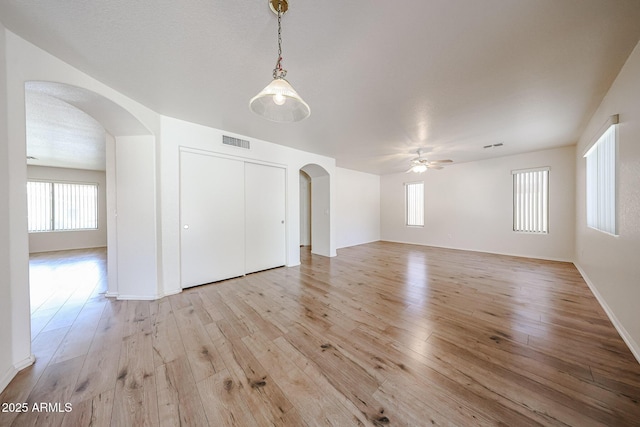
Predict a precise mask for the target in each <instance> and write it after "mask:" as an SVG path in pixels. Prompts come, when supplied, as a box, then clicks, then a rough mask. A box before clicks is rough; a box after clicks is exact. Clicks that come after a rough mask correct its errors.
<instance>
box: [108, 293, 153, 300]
mask: <svg viewBox="0 0 640 427" xmlns="http://www.w3.org/2000/svg"><path fill="white" fill-rule="evenodd" d="M160 298H162V297H161V296H158V295H151V296H149V295H122V294H118V295H117V296H116V299H117V300H119V301H155V300H157V299H160Z"/></svg>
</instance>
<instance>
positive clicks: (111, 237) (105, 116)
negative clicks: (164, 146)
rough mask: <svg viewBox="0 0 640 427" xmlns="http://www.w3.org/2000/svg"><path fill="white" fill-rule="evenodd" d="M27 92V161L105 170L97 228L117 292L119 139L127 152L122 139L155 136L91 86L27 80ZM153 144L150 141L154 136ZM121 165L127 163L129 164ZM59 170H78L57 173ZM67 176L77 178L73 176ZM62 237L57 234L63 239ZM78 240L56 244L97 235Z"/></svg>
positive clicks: (111, 291) (110, 290)
mask: <svg viewBox="0 0 640 427" xmlns="http://www.w3.org/2000/svg"><path fill="white" fill-rule="evenodd" d="M24 92H25V127H26V141H25V142H26V148H27V153H28V154H29V155H32V156H33V157H35V158H36V159H31V160H28V161H27V164H28V165H29V166H39V167H42V168H49V169H57V170H61V171H62V170H67V171H69V172H71V171H80V170H85V171H93V172H96V173H102V176H103V177H104V179H102V180H101V181H100V183H99V185H98V187H100V188H99V190H98V192H99V193H100V196H99V197H100V198H99V204H101V205H103V206H101V208H100V209H99V211H100V214H99V217H98V221H99V223H100V226H99V228H97V229H96V230H97V231H98V230H99V234H101V235H102V237H101V239H102V240H101V241H102V242H104V243H106V247H107V258H108V259H109V262H108V263H107V266H108V267H107V270H108V273H107V275H106V276H107V280H108V284H107V286H106V289H105V290H106V295H107V296H117V295H118V294H119V290H118V269H119V268H118V267H119V263H118V257H119V251H118V248H119V246H118V219H117V214H116V213H117V212H118V208H119V206H118V201H117V199H118V192H117V187H116V183H117V182H118V183H121V184H124V185H125V186H126V185H127V182H126V181H122V180H118V179H117V177H116V143H117V141H124V142H120V144H121V145H123V147H122V148H123V149H124V151H125V152H126V151H127V150H130V148H129V147H124V145H129V144H131V145H132V146H133V145H135V144H137V143H138V142H139V141H138V139H140V138H144V139H145V144H146V145H147V146H149V140H151V141H153V138H154V137H153V135H152V134H151V132H150V131H149V129H147V128H146V127H145V126H144V125H143V124H142V123H141V122H140V121H139V120H138V119H137V118H136V117H135V116H133V114H131V113H130V112H129V111H127V110H126V109H124V108H123V107H122V106H120V105H118V104H116V103H115V102H113V101H111V100H110V99H108V98H106V97H105V96H103V95H100V94H97V93H95V92H93V91H91V90H88V89H84V88H81V87H77V86H72V85H68V84H63V83H57V82H47V81H28V82H26V83H25V84H24ZM150 145H151V147H152V146H153V142H151V144H150ZM122 166H123V168H124V169H125V170H126V169H127V165H122ZM60 176H77V175H73V173H67V174H58V177H60ZM51 179H54V177H51ZM60 179H65V178H60ZM66 180H67V181H69V180H70V181H76V180H75V179H74V178H66ZM119 181H120V182H119ZM124 195H126V191H125V192H124ZM125 225H126V224H125ZM123 232H126V231H124V230H123ZM80 233H81V232H73V234H80ZM51 234H52V235H53V234H61V233H51ZM105 234H106V236H105ZM76 237H77V236H76ZM63 239H64V237H60V236H58V240H59V241H62V240H63ZM76 240H78V246H77V248H74V247H67V248H64V247H60V249H58V250H61V249H62V250H66V249H80V248H89V247H90V246H91V245H94V244H95V243H94V242H95V240H93V239H89V238H86V239H85V240H84V241H82V239H76ZM87 242H90V243H87ZM83 245H84V246H83ZM55 246H56V245H55V242H54V243H53V244H50V245H49V249H45V250H56V249H55ZM69 246H73V245H69ZM102 246H104V244H103V245H102ZM29 252H31V250H30V251H29ZM123 252H124V251H123ZM103 257H104V256H103ZM26 310H27V311H29V308H28V307H26ZM41 321H42V320H41Z"/></svg>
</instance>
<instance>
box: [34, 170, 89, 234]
mask: <svg viewBox="0 0 640 427" xmlns="http://www.w3.org/2000/svg"><path fill="white" fill-rule="evenodd" d="M27 209H28V213H29V218H28V223H29V232H38V231H68V230H96V229H97V228H98V185H97V184H72V183H64V182H43V181H29V182H27Z"/></svg>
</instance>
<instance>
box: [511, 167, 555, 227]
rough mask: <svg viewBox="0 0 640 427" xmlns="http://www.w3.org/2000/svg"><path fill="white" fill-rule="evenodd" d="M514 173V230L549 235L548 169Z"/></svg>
mask: <svg viewBox="0 0 640 427" xmlns="http://www.w3.org/2000/svg"><path fill="white" fill-rule="evenodd" d="M512 173H513V230H514V231H519V232H528V233H548V228H549V227H548V225H549V219H548V212H549V210H548V207H549V202H548V194H549V193H548V186H549V181H548V176H549V169H548V168H539V169H535V170H521V171H514V172H512Z"/></svg>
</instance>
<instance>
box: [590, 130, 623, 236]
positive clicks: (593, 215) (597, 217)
mask: <svg viewBox="0 0 640 427" xmlns="http://www.w3.org/2000/svg"><path fill="white" fill-rule="evenodd" d="M585 157H586V175H587V176H586V186H587V188H586V197H587V206H586V213H587V226H588V227H590V228H594V229H596V230H600V231H604V232H606V233H609V234H616V232H617V230H616V127H615V125H612V126H610V127H609V128H608V129H607V130H606V131H605V132H604V134H602V136H601V137H600V138H599V139H598V140H597V141H596V143H595V144H594V146H593V147H592V148H591V149H590V150H589V151H588V152H587V154H586V155H585Z"/></svg>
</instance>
